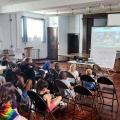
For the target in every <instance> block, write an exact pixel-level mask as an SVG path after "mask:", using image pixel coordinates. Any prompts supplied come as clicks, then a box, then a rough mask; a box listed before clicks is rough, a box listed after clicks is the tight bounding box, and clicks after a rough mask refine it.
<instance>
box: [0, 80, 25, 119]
mask: <svg viewBox="0 0 120 120" xmlns="http://www.w3.org/2000/svg"><path fill="white" fill-rule="evenodd" d="M0 120H27V119H26V118H24V117H22V116H21V115H20V114H19V113H18V111H17V102H16V96H15V89H14V86H13V85H12V83H10V82H8V83H5V84H2V85H1V86H0Z"/></svg>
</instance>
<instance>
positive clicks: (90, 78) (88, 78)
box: [81, 75, 95, 82]
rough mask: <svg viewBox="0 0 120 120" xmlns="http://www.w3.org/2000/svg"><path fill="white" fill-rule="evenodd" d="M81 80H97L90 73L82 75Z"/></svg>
mask: <svg viewBox="0 0 120 120" xmlns="http://www.w3.org/2000/svg"><path fill="white" fill-rule="evenodd" d="M81 80H82V81H87V82H95V80H94V79H93V78H92V77H91V76H89V75H82V76H81Z"/></svg>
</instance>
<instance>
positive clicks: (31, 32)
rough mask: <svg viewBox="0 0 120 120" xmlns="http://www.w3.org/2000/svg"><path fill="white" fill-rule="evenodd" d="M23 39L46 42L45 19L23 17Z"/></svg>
mask: <svg viewBox="0 0 120 120" xmlns="http://www.w3.org/2000/svg"><path fill="white" fill-rule="evenodd" d="M23 39H24V40H23V41H24V42H27V41H36V40H40V41H41V42H46V40H45V21H44V20H42V19H34V18H24V17H23Z"/></svg>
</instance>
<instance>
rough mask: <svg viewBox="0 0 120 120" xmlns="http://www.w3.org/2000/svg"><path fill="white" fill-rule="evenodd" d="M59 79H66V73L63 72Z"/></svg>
mask: <svg viewBox="0 0 120 120" xmlns="http://www.w3.org/2000/svg"><path fill="white" fill-rule="evenodd" d="M61 79H64V80H66V79H67V73H66V72H65V71H63V72H62V75H61Z"/></svg>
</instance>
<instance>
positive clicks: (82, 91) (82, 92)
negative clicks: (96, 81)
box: [74, 85, 92, 96]
mask: <svg viewBox="0 0 120 120" xmlns="http://www.w3.org/2000/svg"><path fill="white" fill-rule="evenodd" d="M74 91H75V92H76V93H78V94H80V95H87V96H92V93H91V91H90V90H89V89H87V88H86V87H84V86H81V85H78V86H75V88H74Z"/></svg>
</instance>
